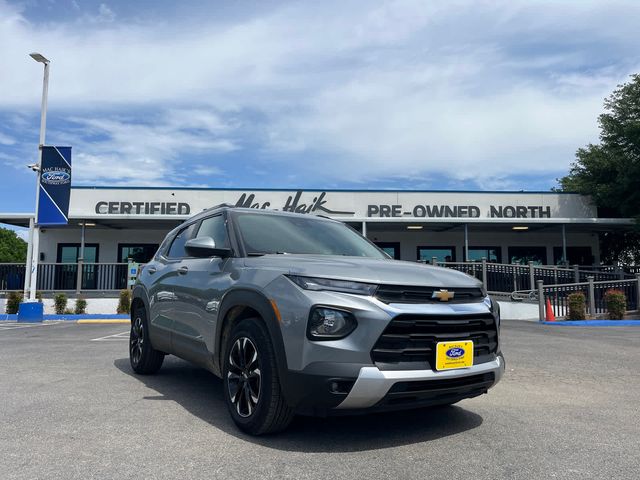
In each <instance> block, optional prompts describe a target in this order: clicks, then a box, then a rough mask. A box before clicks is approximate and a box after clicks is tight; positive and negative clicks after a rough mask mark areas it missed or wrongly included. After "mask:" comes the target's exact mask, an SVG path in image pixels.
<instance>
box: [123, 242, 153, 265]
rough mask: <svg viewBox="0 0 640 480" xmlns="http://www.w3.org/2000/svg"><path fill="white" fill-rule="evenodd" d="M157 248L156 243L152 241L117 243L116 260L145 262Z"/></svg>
mask: <svg viewBox="0 0 640 480" xmlns="http://www.w3.org/2000/svg"><path fill="white" fill-rule="evenodd" d="M157 250H158V245H156V244H152V243H141V244H124V245H123V244H121V245H118V251H119V253H118V261H119V262H120V263H127V262H128V261H129V259H131V260H132V261H134V262H136V263H147V262H149V261H150V260H151V259H152V258H153V255H154V254H155V253H156V251H157Z"/></svg>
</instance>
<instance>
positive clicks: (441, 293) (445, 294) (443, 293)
mask: <svg viewBox="0 0 640 480" xmlns="http://www.w3.org/2000/svg"><path fill="white" fill-rule="evenodd" d="M454 295H455V293H454V292H450V291H449V290H438V291H436V292H433V295H431V298H432V299H433V298H437V299H438V300H440V301H441V302H448V301H449V300H451V299H452V298H453V296H454Z"/></svg>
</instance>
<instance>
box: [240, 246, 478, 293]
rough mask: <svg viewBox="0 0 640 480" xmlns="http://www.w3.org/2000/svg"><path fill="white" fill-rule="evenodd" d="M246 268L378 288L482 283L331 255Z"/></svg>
mask: <svg viewBox="0 0 640 480" xmlns="http://www.w3.org/2000/svg"><path fill="white" fill-rule="evenodd" d="M245 266H246V267H248V268H258V269H270V270H279V271H281V272H282V273H289V274H292V275H302V276H307V277H324V278H336V279H344V280H353V281H357V282H365V283H375V284H378V285H413V286H423V287H442V288H444V287H451V288H453V287H458V288H470V287H480V286H481V285H482V282H480V281H478V280H477V279H475V278H473V277H471V276H469V275H466V274H464V273H461V272H458V271H456V270H452V269H449V268H442V267H434V266H433V265H425V264H422V263H417V262H404V261H400V260H392V259H375V258H364V257H343V256H331V255H291V254H283V255H263V256H261V257H249V258H246V259H245Z"/></svg>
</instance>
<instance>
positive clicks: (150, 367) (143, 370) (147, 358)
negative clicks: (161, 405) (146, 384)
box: [129, 307, 164, 375]
mask: <svg viewBox="0 0 640 480" xmlns="http://www.w3.org/2000/svg"><path fill="white" fill-rule="evenodd" d="M147 325H148V322H147V313H146V311H145V309H144V308H140V307H138V308H136V309H135V310H134V311H133V315H132V316H131V331H130V332H129V363H131V368H133V371H134V372H136V373H139V374H141V375H151V374H153V373H156V372H157V371H158V370H160V367H161V366H162V362H163V361H164V353H162V352H159V351H158V350H156V349H155V348H153V346H152V345H151V342H150V341H149V330H148V328H147Z"/></svg>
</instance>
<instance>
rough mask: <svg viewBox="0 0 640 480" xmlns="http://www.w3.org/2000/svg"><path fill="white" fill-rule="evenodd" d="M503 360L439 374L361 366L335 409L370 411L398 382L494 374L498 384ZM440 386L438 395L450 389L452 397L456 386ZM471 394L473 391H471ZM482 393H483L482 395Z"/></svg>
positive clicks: (497, 358)
mask: <svg viewBox="0 0 640 480" xmlns="http://www.w3.org/2000/svg"><path fill="white" fill-rule="evenodd" d="M504 367H505V364H504V358H503V357H502V355H498V356H496V358H495V360H493V361H490V362H486V363H480V364H478V365H473V366H472V367H469V368H464V369H456V370H444V371H441V372H437V371H433V370H380V369H379V368H378V367H375V366H371V367H362V368H361V369H360V373H359V374H358V378H357V379H356V382H355V384H354V385H353V387H352V388H351V391H350V392H349V394H348V395H347V397H346V398H345V399H344V400H343V401H342V402H341V403H340V404H339V405H338V406H337V407H336V409H339V410H343V409H360V408H369V407H373V406H375V405H377V404H378V403H379V402H380V401H381V400H383V399H384V398H385V396H386V395H387V394H388V393H389V391H390V390H391V389H392V387H393V386H394V385H396V384H398V383H400V382H429V381H438V382H439V381H441V380H450V379H462V378H465V377H472V376H476V375H483V374H487V373H489V374H493V377H492V378H493V380H492V384H491V385H490V386H493V385H495V384H496V383H498V382H499V381H500V378H501V377H502V375H503V373H504ZM442 385H443V384H442V383H439V384H438V386H439V388H437V389H434V390H438V391H439V393H440V394H442V395H444V396H446V390H450V391H449V394H450V395H451V394H453V395H454V396H455V389H456V387H453V386H451V387H449V388H447V386H446V383H444V386H442ZM425 386H426V387H427V388H426V390H427V391H429V388H428V383H426V384H425ZM470 391H473V389H470ZM459 392H460V395H462V396H463V398H464V393H463V390H459ZM482 393H484V392H482ZM437 396H438V392H434V395H433V398H432V399H433V400H434V403H437Z"/></svg>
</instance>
